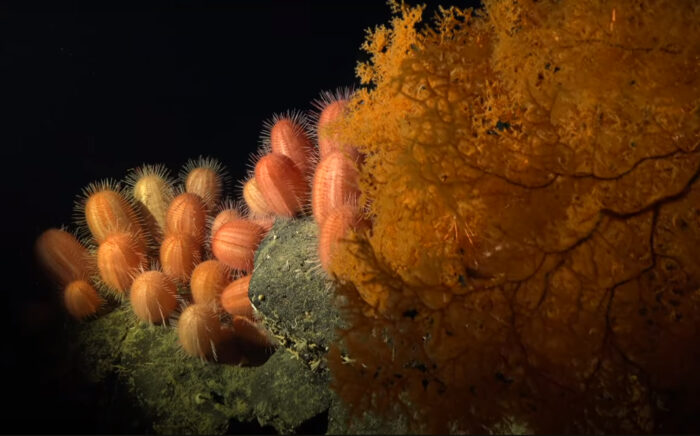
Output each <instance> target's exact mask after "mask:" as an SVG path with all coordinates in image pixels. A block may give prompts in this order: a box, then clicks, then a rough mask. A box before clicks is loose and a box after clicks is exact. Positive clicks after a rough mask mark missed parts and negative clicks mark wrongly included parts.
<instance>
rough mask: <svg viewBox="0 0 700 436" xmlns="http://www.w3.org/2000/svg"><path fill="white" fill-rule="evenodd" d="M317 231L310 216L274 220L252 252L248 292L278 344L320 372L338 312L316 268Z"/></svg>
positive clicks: (318, 267)
mask: <svg viewBox="0 0 700 436" xmlns="http://www.w3.org/2000/svg"><path fill="white" fill-rule="evenodd" d="M317 236H318V227H317V226H316V225H315V223H314V220H313V219H312V218H302V219H298V220H293V221H292V220H277V222H276V223H275V225H274V227H272V229H271V230H270V232H269V233H268V234H267V236H266V237H265V239H264V240H263V241H262V243H261V244H260V247H259V249H258V251H257V252H256V255H255V269H254V271H255V273H254V274H253V278H252V279H251V280H250V288H249V296H250V301H251V302H252V303H253V306H254V307H255V308H256V311H257V316H258V317H259V319H260V320H261V321H262V323H263V324H264V325H265V327H266V328H267V329H268V331H270V332H271V333H272V334H273V335H274V336H275V337H276V338H277V339H278V340H279V342H280V344H281V345H282V346H283V347H284V348H286V349H287V350H288V351H289V352H291V353H292V354H293V355H294V356H296V357H298V358H299V359H301V361H303V362H304V363H306V364H307V365H308V366H309V367H310V368H311V369H312V370H314V371H321V372H323V371H324V370H325V369H326V368H327V365H326V359H325V354H326V352H327V351H328V348H329V347H330V345H331V343H332V342H333V341H334V339H335V334H336V329H337V328H338V327H339V326H340V314H339V312H338V309H337V307H336V306H335V305H334V304H333V300H334V296H333V295H334V294H333V285H332V283H331V282H330V281H328V280H327V279H326V276H325V273H324V272H323V270H322V269H321V267H320V262H319V260H318V254H317V245H318V238H317Z"/></svg>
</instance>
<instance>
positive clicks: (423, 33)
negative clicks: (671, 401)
mask: <svg viewBox="0 0 700 436" xmlns="http://www.w3.org/2000/svg"><path fill="white" fill-rule="evenodd" d="M484 3H485V11H484V12H483V13H482V12H479V13H478V14H475V13H472V12H471V11H469V10H461V9H459V8H455V7H452V8H446V9H441V10H440V12H439V14H438V17H437V19H436V23H435V25H434V26H425V27H423V28H422V30H419V27H420V26H419V22H420V20H421V14H422V8H420V7H417V8H413V7H409V6H406V5H404V4H399V3H398V2H392V6H393V9H394V12H395V13H397V16H396V17H395V18H394V19H393V20H392V25H391V26H390V27H384V26H380V27H378V28H376V29H374V30H373V31H371V32H369V34H368V38H367V41H366V43H365V44H364V46H363V48H364V49H365V50H366V51H367V52H369V55H370V59H369V61H368V62H364V63H361V64H360V65H359V66H358V69H357V72H358V76H359V77H360V80H361V81H362V83H363V84H366V85H370V86H367V87H365V88H362V89H360V90H358V91H357V92H356V94H355V96H354V97H353V98H352V99H351V100H350V101H349V102H348V107H347V111H346V113H345V117H344V119H342V120H340V121H339V124H338V127H337V130H335V131H337V132H338V135H339V138H340V139H341V140H342V141H343V142H346V143H350V144H357V146H358V148H359V150H360V151H361V152H362V154H363V155H364V156H365V157H366V161H365V163H364V165H363V167H362V169H360V189H361V192H362V195H361V198H360V201H359V206H360V208H361V210H363V213H364V214H365V216H367V217H370V218H371V224H372V229H371V231H370V232H362V233H361V232H356V233H353V232H351V233H350V234H349V235H347V236H346V237H344V238H343V239H342V240H341V242H340V243H338V244H337V248H336V249H335V250H332V251H333V255H332V258H331V259H330V270H331V271H332V273H333V274H334V275H335V276H336V277H337V278H338V280H339V282H340V290H341V292H342V293H343V295H344V296H346V297H347V298H348V301H350V303H349V308H348V309H349V310H348V312H349V313H350V315H349V316H350V322H349V327H348V328H347V329H346V330H345V331H344V332H343V334H342V335H341V337H342V341H341V343H340V345H339V347H338V348H337V349H336V350H335V351H334V353H335V354H334V355H333V357H332V358H329V365H330V366H331V369H332V371H333V376H334V380H335V385H336V387H337V389H338V390H339V391H340V393H341V396H342V397H343V398H345V399H346V400H347V401H348V402H350V403H352V404H354V405H362V404H372V407H373V408H379V409H382V410H385V411H386V413H388V414H391V413H392V409H393V410H399V409H401V408H402V407H405V408H408V409H410V411H411V412H412V413H409V414H408V416H410V417H411V418H410V419H411V422H412V427H413V428H414V429H415V431H418V432H448V431H459V432H479V431H483V430H484V429H491V428H495V426H497V425H501V424H502V423H503V421H504V420H503V417H505V416H509V417H514V419H515V420H516V421H517V422H524V423H525V425H526V426H527V428H530V427H531V428H532V431H536V432H545V433H552V432H566V433H568V432H612V433H619V432H623V433H626V432H651V431H654V430H657V431H658V429H659V428H667V427H665V425H666V424H667V421H663V420H664V419H665V418H662V416H665V411H663V410H662V409H661V408H660V407H659V405H658V404H654V401H653V398H658V396H659V395H663V394H662V393H661V392H667V391H666V390H668V389H670V390H673V391H674V392H678V393H679V397H683V398H684V399H683V400H678V401H679V403H683V408H684V410H692V409H697V408H698V407H700V404H698V401H697V398H700V397H698V396H696V395H695V394H696V393H697V392H700V376H699V375H698V374H700V373H699V372H698V371H697V368H698V367H700V354H699V353H698V352H697V346H696V344H697V342H698V340H699V337H698V332H700V329H698V326H700V306H698V305H697V304H696V303H692V301H697V299H698V298H699V295H700V294H698V292H699V291H698V287H697V283H699V282H700V268H698V267H697V262H696V261H695V260H694V259H697V258H698V257H699V256H700V253H698V251H697V247H699V246H700V228H699V227H698V225H699V223H698V220H697V217H695V218H693V219H692V220H689V219H687V218H683V219H681V218H679V217H680V216H685V217H688V216H690V214H691V213H690V212H688V213H683V212H681V210H683V208H685V209H686V210H688V211H691V210H694V209H697V203H695V204H696V206H690V204H692V202H691V201H689V200H688V199H689V198H691V197H692V198H695V195H696V192H697V191H698V190H700V188H699V186H700V182H698V181H697V173H698V168H700V153H698V144H700V130H698V126H700V112H698V111H697V108H698V107H699V106H700V87H698V86H697V77H700V65H699V64H698V63H697V62H696V61H695V60H696V59H697V57H698V55H700V45H698V44H697V41H698V40H700V25H699V24H698V23H700V21H699V20H698V14H700V11H699V10H698V9H697V8H696V7H695V6H694V5H691V4H690V3H682V6H678V3H674V2H671V1H664V0H662V1H660V2H657V3H653V4H651V3H649V4H647V3H645V7H644V9H643V10H642V9H640V7H639V5H638V3H635V2H633V1H626V0H623V1H621V2H620V1H618V2H616V3H615V4H608V3H604V2H597V1H582V2H557V1H540V2H513V1H500V0H487V1H485V2H484ZM612 23H614V26H613V25H612ZM681 35H683V36H681ZM680 205H682V206H680ZM668 209H673V211H668V212H666V210H668ZM665 214H667V216H668V220H665V219H661V217H664V216H665ZM672 216H675V217H676V218H675V220H676V222H680V221H682V222H683V223H684V228H685V229H686V230H680V226H675V225H674V224H673V222H674V221H673V219H672V218H670V217H672ZM661 237H663V238H664V240H663V243H662V242H660V239H659V238H661ZM344 241H347V242H344ZM691 246H693V247H694V248H692V249H691V248H690V247H691ZM671 253H673V254H671ZM670 259H673V261H671V262H669V260H670ZM669 275H672V276H674V277H675V279H674V280H677V281H674V282H673V284H668V285H667V286H664V285H662V284H661V282H663V281H664V280H663V279H661V278H662V277H667V276H669ZM671 289H673V290H671ZM654 294H656V295H658V296H659V297H658V298H659V301H656V302H654V301H652V300H653V298H651V296H652V295H654ZM672 294H675V295H678V296H681V295H682V296H683V297H678V298H674V297H671V295H672ZM665 298H668V299H673V300H674V302H673V303H670V302H666V300H665ZM659 314H663V315H659ZM674 317H675V318H674ZM672 318H673V319H675V321H673V323H670V322H669V321H668V320H670V319H672ZM662 319H664V320H665V321H662ZM643 326H647V327H643ZM651 326H653V327H651ZM642 328H644V329H645V330H643V331H645V332H646V333H645V334H640V333H639V332H640V329H642ZM679 332H683V333H682V334H679ZM662 338H663V339H662ZM671 350H672V351H671ZM670 354H673V355H676V356H679V358H678V359H672V360H673V361H674V362H672V360H670V359H667V358H666V356H668V355H670ZM681 361H682V362H684V364H682V365H680V364H676V363H675V362H681ZM543 374H546V377H542V375H543ZM630 392H634V395H630ZM691 397H693V399H691ZM465 401H468V403H469V407H468V408H465V407H464V404H465ZM357 410H358V411H361V410H362V407H358V409H357ZM413 412H415V414H414V413H413ZM662 421H663V422H662ZM680 428H683V427H680ZM456 429H457V430H456ZM528 431H529V430H528Z"/></svg>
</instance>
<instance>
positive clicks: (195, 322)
mask: <svg viewBox="0 0 700 436" xmlns="http://www.w3.org/2000/svg"><path fill="white" fill-rule="evenodd" d="M177 336H178V339H179V342H180V345H181V346H182V349H183V350H185V352H186V353H187V354H189V355H190V356H195V357H200V358H202V359H204V358H207V357H212V356H213V357H216V346H217V344H218V343H219V341H220V340H221V339H222V330H221V323H220V321H219V318H218V316H217V315H216V312H215V310H214V309H213V308H212V307H211V306H209V305H207V304H191V305H189V306H187V308H185V310H183V311H182V314H180V318H179V320H178V322H177Z"/></svg>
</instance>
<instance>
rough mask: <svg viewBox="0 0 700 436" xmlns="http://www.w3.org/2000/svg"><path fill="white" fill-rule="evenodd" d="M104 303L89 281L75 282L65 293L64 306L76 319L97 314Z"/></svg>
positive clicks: (67, 287)
mask: <svg viewBox="0 0 700 436" xmlns="http://www.w3.org/2000/svg"><path fill="white" fill-rule="evenodd" d="M103 303H104V301H103V300H102V298H101V297H100V295H99V294H98V293H97V291H96V290H95V288H94V287H93V286H92V285H91V284H90V283H89V282H88V281H87V280H82V279H78V280H74V281H72V282H70V283H68V285H67V286H66V288H65V289H64V291H63V304H64V305H65V306H66V310H67V311H68V313H69V314H71V315H72V316H73V317H74V318H76V319H83V318H86V317H88V316H91V315H94V314H96V313H97V311H98V310H99V308H100V307H101V306H102V304H103Z"/></svg>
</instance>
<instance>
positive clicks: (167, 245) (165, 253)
mask: <svg viewBox="0 0 700 436" xmlns="http://www.w3.org/2000/svg"><path fill="white" fill-rule="evenodd" d="M201 258H202V246H201V244H199V243H198V242H197V241H196V240H195V239H194V238H193V237H192V236H190V235H187V234H179V233H173V234H170V235H168V236H166V237H165V239H163V242H162V243H161V245H160V264H161V266H162V267H163V272H164V273H165V274H167V275H168V276H170V277H171V278H173V279H175V280H177V281H179V282H181V283H187V282H188V281H189V280H190V275H191V274H192V270H193V269H194V267H195V265H197V264H198V263H199V261H200V259H201Z"/></svg>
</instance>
